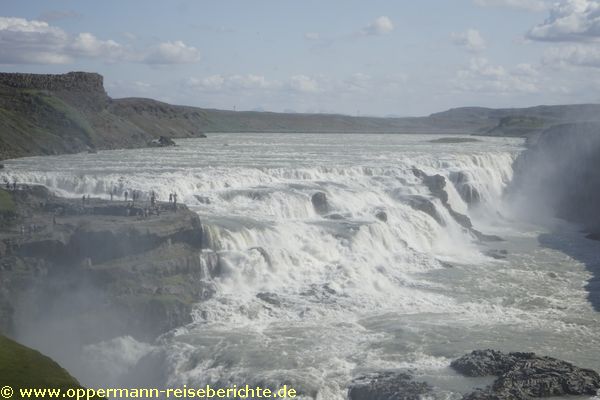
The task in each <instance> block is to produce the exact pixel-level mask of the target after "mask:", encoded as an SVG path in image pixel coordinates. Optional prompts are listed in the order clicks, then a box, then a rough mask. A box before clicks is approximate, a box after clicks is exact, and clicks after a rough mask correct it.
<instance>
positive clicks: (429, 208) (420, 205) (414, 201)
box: [404, 194, 445, 225]
mask: <svg viewBox="0 0 600 400" xmlns="http://www.w3.org/2000/svg"><path fill="white" fill-rule="evenodd" d="M404 199H405V202H406V204H408V205H409V206H411V207H412V208H414V209H415V210H418V211H422V212H424V213H425V214H428V215H429V216H431V217H432V218H433V219H435V220H436V222H437V223H438V224H440V225H445V223H444V220H443V219H442V216H441V215H440V214H439V213H438V211H437V210H436V208H435V204H433V202H432V201H431V200H429V199H428V198H426V197H423V196H419V195H417V194H416V195H410V196H406V197H405V198H404Z"/></svg>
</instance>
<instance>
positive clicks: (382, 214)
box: [375, 211, 388, 222]
mask: <svg viewBox="0 0 600 400" xmlns="http://www.w3.org/2000/svg"><path fill="white" fill-rule="evenodd" d="M375 218H377V219H378V220H380V221H382V222H387V221H388V216H387V214H386V212H385V211H377V213H376V214H375Z"/></svg>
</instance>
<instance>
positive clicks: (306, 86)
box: [289, 75, 320, 93]
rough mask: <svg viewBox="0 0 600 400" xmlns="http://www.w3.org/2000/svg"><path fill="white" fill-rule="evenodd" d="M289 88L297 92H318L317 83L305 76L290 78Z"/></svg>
mask: <svg viewBox="0 0 600 400" xmlns="http://www.w3.org/2000/svg"><path fill="white" fill-rule="evenodd" d="M289 86H290V87H291V88H292V89H293V90H295V91H298V92H303V93H316V92H318V91H319V90H320V88H319V83H318V82H317V81H316V80H315V79H314V78H311V77H309V76H306V75H295V76H292V77H291V78H290V83H289Z"/></svg>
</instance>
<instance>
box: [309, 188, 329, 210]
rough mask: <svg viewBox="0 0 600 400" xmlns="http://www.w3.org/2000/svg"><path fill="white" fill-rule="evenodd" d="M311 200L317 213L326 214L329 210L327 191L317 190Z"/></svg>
mask: <svg viewBox="0 0 600 400" xmlns="http://www.w3.org/2000/svg"><path fill="white" fill-rule="evenodd" d="M310 201H311V203H312V205H313V207H314V209H315V211H316V212H317V214H320V215H324V214H327V213H328V212H329V202H328V201H327V195H326V194H325V193H323V192H317V193H315V194H313V195H312V197H311V198H310Z"/></svg>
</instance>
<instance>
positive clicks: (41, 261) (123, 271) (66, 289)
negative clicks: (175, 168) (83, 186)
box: [0, 187, 218, 341]
mask: <svg viewBox="0 0 600 400" xmlns="http://www.w3.org/2000/svg"><path fill="white" fill-rule="evenodd" d="M2 192H3V193H2V194H3V195H4V196H10V198H11V199H12V201H13V203H14V205H15V210H14V212H13V213H12V214H11V215H9V216H7V217H6V219H5V224H3V228H2V229H0V332H4V333H12V334H15V333H16V334H18V335H20V336H23V335H24V336H25V337H26V336H27V335H28V334H29V333H30V332H36V331H40V330H41V331H43V330H45V329H49V328H48V326H46V324H48V325H55V323H53V319H54V320H56V319H58V320H61V321H62V320H63V319H66V320H67V321H66V322H64V324H65V326H64V328H65V329H67V328H68V326H69V323H74V324H75V325H76V330H77V331H78V332H79V336H80V339H81V340H82V341H87V340H93V341H97V340H104V339H108V338H111V337H115V336H120V335H132V336H134V337H138V338H143V339H152V338H154V337H156V336H157V335H159V334H161V333H164V332H166V331H168V330H170V329H173V328H175V327H178V326H181V325H184V324H186V323H188V322H191V315H190V312H191V309H192V305H193V304H194V303H195V302H197V301H200V300H202V299H206V298H208V297H210V296H211V295H212V293H213V292H214V290H213V287H212V283H211V276H212V274H214V273H215V270H216V268H217V266H218V263H217V259H216V255H215V254H214V253H207V254H203V252H202V247H203V229H202V224H201V223H200V220H199V218H198V216H197V214H195V213H194V212H192V211H190V210H188V209H187V208H186V207H185V206H184V205H177V209H176V210H175V208H174V206H173V204H169V203H158V204H157V206H156V207H154V208H152V207H150V204H149V203H148V202H139V201H138V202H137V203H136V204H135V205H134V204H132V203H125V202H121V201H113V202H111V201H107V200H100V199H90V200H86V201H85V202H83V201H82V199H64V198H59V197H56V196H53V195H52V194H50V193H49V192H48V191H47V190H46V189H45V188H43V187H27V188H26V187H18V188H17V189H16V190H11V191H6V190H4V189H2ZM69 321H70V322H69ZM99 326H101V327H102V329H99Z"/></svg>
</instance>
